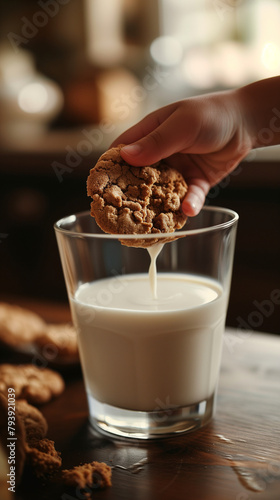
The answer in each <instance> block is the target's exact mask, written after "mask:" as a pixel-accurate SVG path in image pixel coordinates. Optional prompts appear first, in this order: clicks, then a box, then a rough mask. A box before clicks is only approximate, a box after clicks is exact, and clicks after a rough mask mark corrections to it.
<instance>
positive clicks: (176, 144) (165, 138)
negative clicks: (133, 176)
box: [121, 113, 190, 167]
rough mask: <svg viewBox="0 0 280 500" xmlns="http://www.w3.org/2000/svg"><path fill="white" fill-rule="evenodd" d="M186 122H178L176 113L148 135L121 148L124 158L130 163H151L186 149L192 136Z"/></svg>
mask: <svg viewBox="0 0 280 500" xmlns="http://www.w3.org/2000/svg"><path fill="white" fill-rule="evenodd" d="M186 132H187V131H186V126H185V124H184V123H180V122H178V118H177V116H176V113H173V114H171V115H170V116H169V117H168V118H167V119H166V120H165V121H163V122H162V123H161V124H160V125H158V126H157V127H155V128H154V129H152V130H151V131H149V132H148V133H147V134H146V135H144V136H143V137H141V138H140V139H138V138H137V139H138V140H136V141H135V142H131V143H130V144H128V145H127V146H124V147H123V148H122V149H121V156H122V158H123V159H124V160H125V161H127V163H129V164H130V165H134V166H136V167H140V166H143V165H151V164H153V163H156V162H158V161H160V160H162V159H164V158H168V157H169V156H171V155H173V154H175V153H177V152H179V151H182V150H184V149H185V148H186V147H187V146H188V144H187V142H189V139H190V137H189V136H188V133H186Z"/></svg>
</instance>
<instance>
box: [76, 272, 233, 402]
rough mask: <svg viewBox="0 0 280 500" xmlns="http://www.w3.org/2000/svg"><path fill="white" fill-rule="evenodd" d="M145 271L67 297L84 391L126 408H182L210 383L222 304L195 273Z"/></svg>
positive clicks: (206, 392)
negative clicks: (153, 283) (153, 280)
mask: <svg viewBox="0 0 280 500" xmlns="http://www.w3.org/2000/svg"><path fill="white" fill-rule="evenodd" d="M156 297H157V298H155V295H154V293H153V290H152V289H151V287H150V282H149V276H148V274H134V275H124V276H118V277H113V278H106V279H104V280H99V281H95V282H92V283H88V284H84V285H82V286H80V288H79V289H78V290H77V292H76V295H75V297H74V298H73V299H72V300H71V309H72V315H73V319H74V322H75V324H76V327H77V329H78V333H79V335H78V339H79V345H80V355H81V362H82V367H83V371H84V378H85V383H86V389H87V392H88V393H89V395H90V396H93V397H94V398H95V399H97V400H98V401H100V402H101V403H107V404H110V405H113V406H117V407H120V408H126V409H131V410H142V411H152V410H157V409H159V408H161V409H162V408H163V409H164V408H167V407H170V406H178V405H179V406H187V405H190V404H195V403H197V402H200V401H203V400H205V399H207V398H208V397H210V396H211V395H212V394H213V392H214V390H215V386H216V383H217V377H218V373H219V367H220V357H221V348H222V335H223V330H224V323H225V314H226V301H227V298H226V297H225V295H224V293H223V290H222V288H221V287H220V285H219V284H218V283H216V282H215V281H212V280H207V279H205V278H201V277H199V276H192V275H186V274H173V273H158V274H157V294H156Z"/></svg>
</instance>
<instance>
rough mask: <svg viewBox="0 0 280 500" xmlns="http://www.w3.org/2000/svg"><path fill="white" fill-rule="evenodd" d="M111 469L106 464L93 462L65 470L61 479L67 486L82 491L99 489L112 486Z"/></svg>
mask: <svg viewBox="0 0 280 500" xmlns="http://www.w3.org/2000/svg"><path fill="white" fill-rule="evenodd" d="M111 475H112V471H111V467H109V465H107V464H105V463H104V462H91V463H87V464H83V465H78V466H76V467H73V469H68V470H63V471H62V472H61V478H62V481H63V483H64V484H65V485H67V486H73V487H79V488H80V489H85V490H87V489H91V490H92V489H97V488H106V487H107V486H111V485H112V483H111Z"/></svg>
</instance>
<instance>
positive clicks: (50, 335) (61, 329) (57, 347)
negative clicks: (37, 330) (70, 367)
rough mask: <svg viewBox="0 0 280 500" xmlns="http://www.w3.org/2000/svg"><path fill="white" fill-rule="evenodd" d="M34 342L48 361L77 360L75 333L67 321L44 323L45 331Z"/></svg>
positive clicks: (70, 361) (71, 361)
mask: <svg viewBox="0 0 280 500" xmlns="http://www.w3.org/2000/svg"><path fill="white" fill-rule="evenodd" d="M35 344H36V346H37V347H38V348H39V349H40V350H41V351H42V353H43V356H44V358H45V359H47V360H49V361H50V362H62V363H63V362H68V363H77V362H78V361H79V352H78V342H77V333H76V330H75V328H74V326H73V325H71V324H69V323H66V324H64V323H63V324H48V325H46V328H45V331H44V332H43V333H42V334H41V335H40V336H38V337H37V339H36V341H35Z"/></svg>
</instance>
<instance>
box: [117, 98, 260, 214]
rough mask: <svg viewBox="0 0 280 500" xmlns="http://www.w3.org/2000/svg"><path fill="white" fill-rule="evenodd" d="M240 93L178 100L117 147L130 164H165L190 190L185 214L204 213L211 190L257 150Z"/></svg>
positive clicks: (131, 131) (123, 137)
mask: <svg viewBox="0 0 280 500" xmlns="http://www.w3.org/2000/svg"><path fill="white" fill-rule="evenodd" d="M240 104H241V103H240V102H239V99H238V91H226V92H218V93H215V94H214V93H213V94H207V95H204V96H199V97H194V98H190V99H186V100H182V101H178V102H175V103H173V104H170V105H168V106H165V107H163V108H160V109H158V110H157V111H154V112H152V113H151V114H149V115H147V116H146V117H145V118H144V119H143V120H141V121H140V122H139V123H138V124H136V125H134V126H133V127H131V128H130V129H128V130H127V131H126V132H124V133H123V134H121V135H120V136H119V137H118V138H117V139H116V140H115V141H114V143H113V144H112V147H113V146H116V145H117V144H121V143H124V144H128V146H125V147H123V148H122V149H121V156H122V157H123V159H124V160H125V161H127V163H129V164H131V165H134V166H142V165H149V164H153V163H156V162H157V161H159V160H164V162H165V163H167V164H168V165H170V166H173V167H175V168H177V170H179V171H180V172H181V173H182V174H183V175H184V177H185V179H186V182H187V184H188V186H189V189H188V193H187V195H186V197H185V199H184V200H183V203H182V210H183V212H184V213H185V214H186V215H188V216H194V215H197V214H198V213H199V211H200V210H201V208H202V206H203V205H204V202H205V197H206V195H207V193H208V191H209V189H210V188H211V187H212V186H214V185H216V184H217V183H219V182H220V181H221V180H222V179H223V178H224V177H226V176H227V175H228V174H229V173H230V172H231V171H232V170H234V169H235V168H236V167H237V165H238V164H239V162H240V161H241V160H242V159H243V158H244V157H245V156H246V155H247V154H248V153H249V151H250V150H251V149H252V139H251V137H250V134H249V132H248V130H247V128H246V124H245V120H244V119H243V116H242V113H241V109H240Z"/></svg>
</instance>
